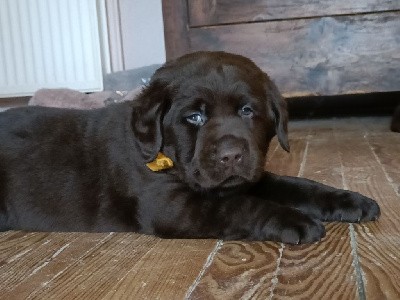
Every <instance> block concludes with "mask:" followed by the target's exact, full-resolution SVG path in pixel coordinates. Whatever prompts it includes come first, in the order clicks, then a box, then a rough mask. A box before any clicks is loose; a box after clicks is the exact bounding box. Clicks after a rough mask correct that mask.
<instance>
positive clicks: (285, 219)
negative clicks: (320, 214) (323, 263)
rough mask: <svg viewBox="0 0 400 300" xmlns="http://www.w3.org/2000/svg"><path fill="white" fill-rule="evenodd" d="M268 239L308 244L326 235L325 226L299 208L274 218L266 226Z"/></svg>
mask: <svg viewBox="0 0 400 300" xmlns="http://www.w3.org/2000/svg"><path fill="white" fill-rule="evenodd" d="M264 230H265V233H266V234H267V235H269V237H268V239H270V240H273V241H277V242H283V243H288V244H307V243H313V242H317V241H319V240H320V239H321V238H323V237H324V236H325V227H324V225H323V224H322V223H321V222H320V221H319V220H317V219H313V218H311V217H310V216H308V215H305V214H303V213H301V212H300V211H297V210H292V211H290V213H288V214H287V215H282V216H280V217H277V218H274V220H271V222H268V223H267V224H266V226H265V228H264Z"/></svg>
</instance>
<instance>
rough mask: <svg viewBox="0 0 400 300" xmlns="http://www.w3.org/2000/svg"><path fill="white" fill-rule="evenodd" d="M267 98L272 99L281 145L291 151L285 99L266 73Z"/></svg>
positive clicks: (276, 128) (276, 129) (277, 133)
mask: <svg viewBox="0 0 400 300" xmlns="http://www.w3.org/2000/svg"><path fill="white" fill-rule="evenodd" d="M265 77H266V78H265V81H266V93H267V99H269V100H270V101H271V104H272V111H273V114H274V117H275V131H276V135H277V136H278V141H279V144H280V145H281V147H282V148H283V149H284V150H286V151H287V152H289V151H290V146H289V138H288V128H287V127H288V112H287V105H286V101H285V99H283V97H282V95H281V93H280V92H279V90H278V87H277V86H276V85H275V83H274V82H273V81H272V80H271V79H269V77H268V75H267V74H265Z"/></svg>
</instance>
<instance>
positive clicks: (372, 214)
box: [325, 191, 380, 223]
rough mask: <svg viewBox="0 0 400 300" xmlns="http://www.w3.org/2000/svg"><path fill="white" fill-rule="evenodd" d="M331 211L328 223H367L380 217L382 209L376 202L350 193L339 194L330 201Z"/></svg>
mask: <svg viewBox="0 0 400 300" xmlns="http://www.w3.org/2000/svg"><path fill="white" fill-rule="evenodd" d="M329 210H330V213H329V216H328V217H326V218H325V220H326V221H340V222H351V223H354V222H366V221H375V220H377V219H378V218H379V216H380V208H379V205H378V203H376V201H375V200H372V199H370V198H368V197H365V196H363V195H361V194H359V193H356V192H349V191H345V192H341V193H337V194H336V195H335V196H334V197H333V198H332V199H330V205H329Z"/></svg>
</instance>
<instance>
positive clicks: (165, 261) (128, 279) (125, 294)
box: [102, 240, 216, 299]
mask: <svg viewBox="0 0 400 300" xmlns="http://www.w3.org/2000/svg"><path fill="white" fill-rule="evenodd" d="M215 244H216V241H215V240H161V241H160V242H159V243H158V244H157V246H156V247H153V248H151V250H150V251H149V252H148V253H147V254H146V255H145V256H143V257H142V258H141V259H140V260H138V262H137V263H136V264H135V265H134V266H133V267H131V268H130V270H129V272H128V274H127V275H126V276H125V277H124V278H122V279H121V280H120V281H118V282H117V284H115V285H114V286H113V287H112V289H111V290H110V291H109V292H108V293H107V294H105V295H104V297H102V298H103V299H132V297H133V296H132V295H134V298H135V299H146V298H147V299H183V298H184V296H185V294H186V292H187V290H188V289H189V287H190V285H191V284H192V283H193V282H194V280H195V279H196V277H197V275H198V274H199V272H200V270H201V269H202V267H203V266H204V264H205V262H206V260H207V257H208V255H209V254H210V252H211V251H212V249H213V248H214V247H215Z"/></svg>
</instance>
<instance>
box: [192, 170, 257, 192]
mask: <svg viewBox="0 0 400 300" xmlns="http://www.w3.org/2000/svg"><path fill="white" fill-rule="evenodd" d="M187 171H188V170H187ZM260 177H261V171H260V172H256V173H255V174H254V175H251V176H250V175H248V176H246V177H243V176H239V175H232V176H229V177H227V178H211V177H210V176H207V175H206V174H202V172H200V171H199V170H198V169H195V170H192V171H189V172H187V176H186V182H187V183H188V185H189V186H190V187H191V188H192V189H193V190H196V191H213V190H217V189H221V190H225V189H231V190H232V191H234V190H236V188H240V187H244V186H247V185H248V184H250V183H252V182H256V181H257V180H258V179H259V178H260Z"/></svg>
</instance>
